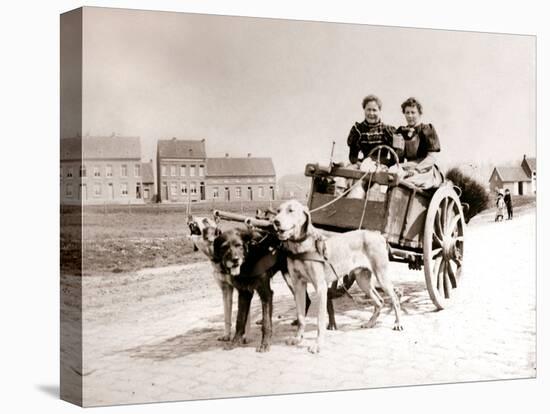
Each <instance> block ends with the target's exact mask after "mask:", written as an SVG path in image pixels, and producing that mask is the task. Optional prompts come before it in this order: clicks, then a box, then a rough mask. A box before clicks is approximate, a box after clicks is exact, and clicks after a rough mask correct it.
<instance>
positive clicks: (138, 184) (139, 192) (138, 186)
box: [136, 183, 141, 199]
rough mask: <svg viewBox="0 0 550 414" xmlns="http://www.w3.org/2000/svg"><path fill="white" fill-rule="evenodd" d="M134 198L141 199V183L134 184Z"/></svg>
mask: <svg viewBox="0 0 550 414" xmlns="http://www.w3.org/2000/svg"><path fill="white" fill-rule="evenodd" d="M136 198H137V199H141V183H136Z"/></svg>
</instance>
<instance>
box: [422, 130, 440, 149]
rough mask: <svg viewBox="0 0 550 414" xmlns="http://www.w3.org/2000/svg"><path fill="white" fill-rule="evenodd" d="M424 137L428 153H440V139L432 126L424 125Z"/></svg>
mask: <svg viewBox="0 0 550 414" xmlns="http://www.w3.org/2000/svg"><path fill="white" fill-rule="evenodd" d="M422 136H423V138H424V143H425V148H426V151H427V152H439V151H441V146H440V144H439V137H438V136H437V132H436V131H435V128H434V127H433V125H432V124H424V125H422Z"/></svg>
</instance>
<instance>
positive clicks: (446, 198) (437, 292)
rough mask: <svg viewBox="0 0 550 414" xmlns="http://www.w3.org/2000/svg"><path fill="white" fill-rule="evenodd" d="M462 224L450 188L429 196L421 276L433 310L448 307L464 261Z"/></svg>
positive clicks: (443, 188)
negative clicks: (424, 279) (424, 280)
mask: <svg viewBox="0 0 550 414" xmlns="http://www.w3.org/2000/svg"><path fill="white" fill-rule="evenodd" d="M464 229H465V221H464V214H463V212H462V206H461V204H460V199H459V198H458V195H457V194H456V192H455V190H454V189H453V187H451V186H447V185H445V184H444V185H443V187H440V188H439V189H438V190H437V191H436V192H435V193H434V195H433V197H432V200H431V201H430V205H429V206H428V212H427V213H426V223H425V225H424V239H423V246H424V275H425V277H426V286H427V288H428V293H429V294H430V298H431V300H432V302H433V303H434V305H435V306H436V308H437V309H444V308H445V307H447V306H448V305H449V304H450V301H451V299H452V297H453V292H454V293H455V294H456V291H455V289H456V288H457V287H458V284H459V282H460V276H461V273H462V261H463V258H464Z"/></svg>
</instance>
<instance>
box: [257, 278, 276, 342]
mask: <svg viewBox="0 0 550 414" xmlns="http://www.w3.org/2000/svg"><path fill="white" fill-rule="evenodd" d="M261 277H262V278H265V279H266V280H265V282H263V281H262V283H261V285H260V287H259V288H258V294H259V296H260V299H261V300H262V342H261V343H260V346H258V348H256V351H257V352H268V351H269V349H270V347H271V336H272V332H273V328H272V324H271V321H272V317H273V291H272V290H271V286H270V283H269V278H270V275H269V274H267V273H265V274H264V275H262V276H261Z"/></svg>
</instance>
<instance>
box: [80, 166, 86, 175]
mask: <svg viewBox="0 0 550 414" xmlns="http://www.w3.org/2000/svg"><path fill="white" fill-rule="evenodd" d="M80 176H81V177H86V166H85V165H81V166H80Z"/></svg>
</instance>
